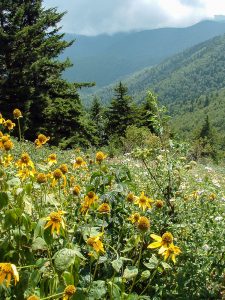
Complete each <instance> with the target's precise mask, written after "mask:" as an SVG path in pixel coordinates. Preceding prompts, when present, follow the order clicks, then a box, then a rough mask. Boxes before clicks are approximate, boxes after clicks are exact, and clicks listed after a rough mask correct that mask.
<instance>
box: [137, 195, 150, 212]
mask: <svg viewBox="0 0 225 300" xmlns="http://www.w3.org/2000/svg"><path fill="white" fill-rule="evenodd" d="M151 202H154V201H153V200H152V199H150V198H148V197H147V196H145V194H144V192H142V193H141V195H140V197H139V198H137V199H136V201H135V204H138V206H139V207H140V208H141V209H142V210H143V211H145V210H146V209H147V208H151Z"/></svg>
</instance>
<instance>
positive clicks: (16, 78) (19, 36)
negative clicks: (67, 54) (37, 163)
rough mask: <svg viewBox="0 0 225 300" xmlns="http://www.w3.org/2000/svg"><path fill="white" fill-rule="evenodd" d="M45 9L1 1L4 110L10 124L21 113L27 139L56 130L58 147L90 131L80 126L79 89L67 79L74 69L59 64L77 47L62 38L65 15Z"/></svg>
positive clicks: (31, 3)
mask: <svg viewBox="0 0 225 300" xmlns="http://www.w3.org/2000/svg"><path fill="white" fill-rule="evenodd" d="M42 4H43V1H42V0H35V1H25V2H24V1H22V2H21V1H11V0H10V1H6V0H3V1H1V4H0V5H1V8H0V19H1V30H0V40H1V48H0V78H1V79H0V105H1V112H2V113H3V114H4V115H5V117H7V118H8V117H9V114H10V113H11V112H12V111H13V109H15V108H19V109H20V110H21V111H22V112H23V114H24V119H23V132H24V134H25V137H26V138H30V139H33V138H34V135H35V134H37V133H40V131H42V132H49V131H51V132H49V133H50V134H52V131H53V130H54V143H58V142H59V140H60V139H61V138H62V137H64V138H68V137H71V134H72V132H75V135H78V136H80V135H82V134H83V133H84V132H85V131H87V129H84V128H83V126H82V124H81V123H80V115H81V110H82V107H81V103H80V101H79V96H78V94H77V89H76V86H75V85H74V84H72V83H69V82H67V81H66V80H64V79H63V78H62V77H61V75H62V73H63V72H64V71H65V69H66V68H68V67H70V66H71V63H70V61H69V60H68V59H66V60H64V61H59V60H57V57H58V55H59V54H60V53H62V52H63V51H64V50H65V49H66V48H67V47H69V46H71V45H72V43H73V41H71V42H67V41H65V40H63V37H64V34H62V33H59V29H60V27H59V26H58V23H59V22H60V21H61V20H62V17H63V16H64V13H58V12H57V10H56V8H49V9H45V8H43V6H42ZM57 110H58V111H57ZM59 120H60V122H59ZM28 128H29V131H28ZM84 135H85V134H84ZM52 136H53V135H52Z"/></svg>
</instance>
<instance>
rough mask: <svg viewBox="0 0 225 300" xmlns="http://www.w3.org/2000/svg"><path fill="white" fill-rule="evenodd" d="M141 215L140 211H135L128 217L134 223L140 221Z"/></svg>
mask: <svg viewBox="0 0 225 300" xmlns="http://www.w3.org/2000/svg"><path fill="white" fill-rule="evenodd" d="M140 217H141V216H140V214H139V213H138V212H135V213H133V214H132V215H131V216H130V217H129V218H128V220H129V221H131V223H132V224H134V223H137V222H138V220H139V219H140Z"/></svg>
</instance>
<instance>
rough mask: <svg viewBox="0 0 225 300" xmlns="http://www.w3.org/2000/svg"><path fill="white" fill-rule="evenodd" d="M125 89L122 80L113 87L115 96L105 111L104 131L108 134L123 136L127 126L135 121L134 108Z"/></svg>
mask: <svg viewBox="0 0 225 300" xmlns="http://www.w3.org/2000/svg"><path fill="white" fill-rule="evenodd" d="M127 91H128V89H127V87H126V86H124V85H123V84H122V82H120V83H119V84H118V85H117V86H116V87H115V88H114V92H115V98H114V99H112V101H111V103H110V106H109V107H108V109H107V111H106V116H107V119H108V122H107V125H106V132H107V134H108V135H112V134H117V135H119V136H123V135H124V133H125V130H126V128H127V126H129V125H131V124H133V123H134V122H135V108H134V105H133V103H132V98H131V97H130V96H128V94H127Z"/></svg>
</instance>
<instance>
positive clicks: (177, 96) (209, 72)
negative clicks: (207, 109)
mask: <svg viewBox="0 0 225 300" xmlns="http://www.w3.org/2000/svg"><path fill="white" fill-rule="evenodd" d="M123 82H124V83H125V84H126V85H127V87H128V90H129V94H130V95H132V96H133V97H134V99H135V100H136V101H137V102H138V101H141V100H142V99H143V98H144V97H145V94H146V90H148V89H151V90H153V91H154V92H155V93H156V94H158V96H159V100H160V101H161V102H162V103H164V104H166V105H167V106H168V107H169V109H170V112H171V113H172V114H176V113H179V107H180V104H181V103H182V104H183V103H185V102H187V101H190V100H195V99H196V98H198V97H199V96H200V95H202V94H207V93H210V92H212V91H216V90H218V89H221V88H223V87H225V35H223V36H219V37H215V38H213V39H211V40H208V41H206V42H204V43H201V44H199V45H197V46H194V47H192V48H190V49H188V50H186V51H184V52H182V53H180V54H177V55H175V56H173V57H172V58H170V59H168V60H166V61H164V62H163V63H161V64H159V65H158V66H156V67H151V68H146V69H144V70H142V71H140V72H138V73H135V74H134V75H132V76H131V77H128V78H126V79H125V80H123ZM112 87H113V85H112V86H109V87H107V88H104V89H102V90H101V91H99V92H98V93H97V95H98V96H99V97H100V98H101V99H102V102H104V103H108V102H109V101H110V99H111V97H112ZM89 98H90V97H89Z"/></svg>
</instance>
